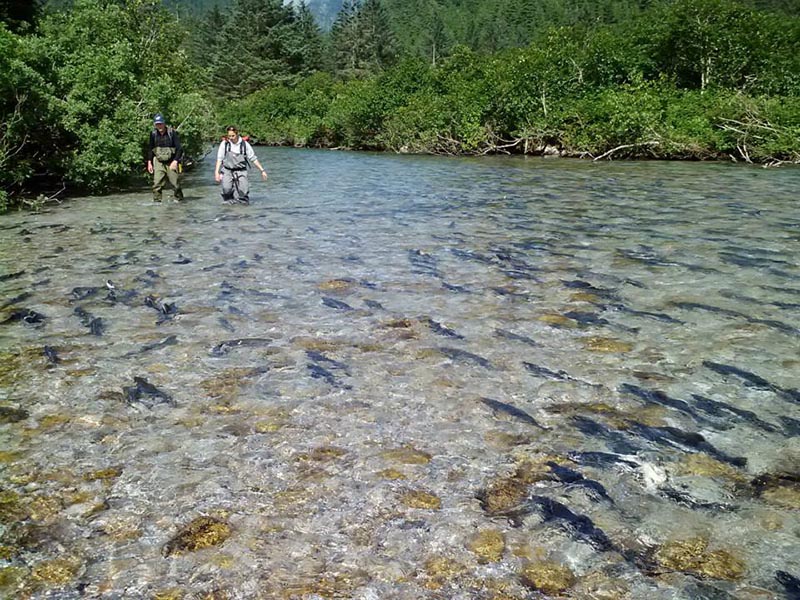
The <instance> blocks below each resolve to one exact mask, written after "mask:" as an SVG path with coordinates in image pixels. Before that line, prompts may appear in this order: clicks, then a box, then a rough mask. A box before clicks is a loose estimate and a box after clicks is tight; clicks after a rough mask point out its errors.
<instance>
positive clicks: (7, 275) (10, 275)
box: [0, 271, 25, 281]
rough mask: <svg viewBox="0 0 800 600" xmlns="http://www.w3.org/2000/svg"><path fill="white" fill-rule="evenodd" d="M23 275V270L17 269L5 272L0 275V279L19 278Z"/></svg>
mask: <svg viewBox="0 0 800 600" xmlns="http://www.w3.org/2000/svg"><path fill="white" fill-rule="evenodd" d="M23 275H25V271H17V272H15V273H6V274H5V275H0V281H11V280H12V279H19V278H20V277H22V276H23Z"/></svg>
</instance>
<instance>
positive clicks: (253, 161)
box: [244, 142, 267, 181]
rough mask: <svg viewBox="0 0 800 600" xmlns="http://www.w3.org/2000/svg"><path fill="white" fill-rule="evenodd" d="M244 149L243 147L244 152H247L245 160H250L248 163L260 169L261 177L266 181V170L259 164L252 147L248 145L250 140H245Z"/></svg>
mask: <svg viewBox="0 0 800 600" xmlns="http://www.w3.org/2000/svg"><path fill="white" fill-rule="evenodd" d="M244 149H245V152H247V160H248V161H250V164H253V165H255V167H256V168H257V169H258V170H259V171H261V179H263V180H264V181H266V180H267V171H266V170H265V169H264V167H262V166H261V163H260V162H258V157H257V156H256V153H255V151H254V150H253V147H252V146H251V145H250V142H245V143H244Z"/></svg>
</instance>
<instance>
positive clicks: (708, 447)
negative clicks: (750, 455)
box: [627, 421, 747, 467]
mask: <svg viewBox="0 0 800 600" xmlns="http://www.w3.org/2000/svg"><path fill="white" fill-rule="evenodd" d="M627 431H630V432H632V433H635V434H636V435H639V436H641V437H643V438H645V439H647V440H650V441H652V442H656V443H658V444H665V445H667V446H672V447H673V448H678V449H679V450H684V451H686V450H687V449H688V450H689V451H692V452H703V453H705V454H708V455H710V456H713V457H714V458H716V459H717V460H720V461H722V462H726V463H728V464H731V465H734V466H736V467H744V466H746V465H747V458H745V457H743V456H729V455H728V454H726V453H725V452H722V451H721V450H718V449H717V448H715V447H714V446H713V445H712V444H710V443H709V442H707V441H706V439H705V438H704V437H703V436H702V435H700V434H699V433H695V432H692V431H683V430H681V429H678V428H677V427H670V426H664V427H652V426H650V425H645V424H644V423H639V422H637V421H628V425H627Z"/></svg>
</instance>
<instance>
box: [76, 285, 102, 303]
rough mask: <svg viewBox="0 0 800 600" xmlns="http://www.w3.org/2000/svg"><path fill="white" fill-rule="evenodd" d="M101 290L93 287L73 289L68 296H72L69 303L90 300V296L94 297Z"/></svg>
mask: <svg viewBox="0 0 800 600" xmlns="http://www.w3.org/2000/svg"><path fill="white" fill-rule="evenodd" d="M101 289H102V288H99V287H94V286H91V287H74V288H72V291H71V292H70V295H71V296H72V299H71V300H70V302H75V301H76V300H85V299H86V298H91V297H92V296H96V295H97V293H98V292H99V291H100V290H101Z"/></svg>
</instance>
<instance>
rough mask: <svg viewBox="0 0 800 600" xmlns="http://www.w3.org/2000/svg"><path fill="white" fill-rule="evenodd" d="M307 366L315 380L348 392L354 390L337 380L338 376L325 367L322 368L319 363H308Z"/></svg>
mask: <svg viewBox="0 0 800 600" xmlns="http://www.w3.org/2000/svg"><path fill="white" fill-rule="evenodd" d="M306 366H307V367H308V370H309V371H310V372H311V377H313V378H314V379H323V380H324V381H325V382H326V383H328V384H329V385H332V386H334V387H339V388H342V389H346V390H349V389H352V386H349V385H346V384H342V383H341V382H339V380H338V379H336V375H334V374H333V373H331V372H330V371H329V370H328V369H326V368H325V367H321V366H320V365H318V364H317V363H313V362H311V363H308V364H307V365H306Z"/></svg>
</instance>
